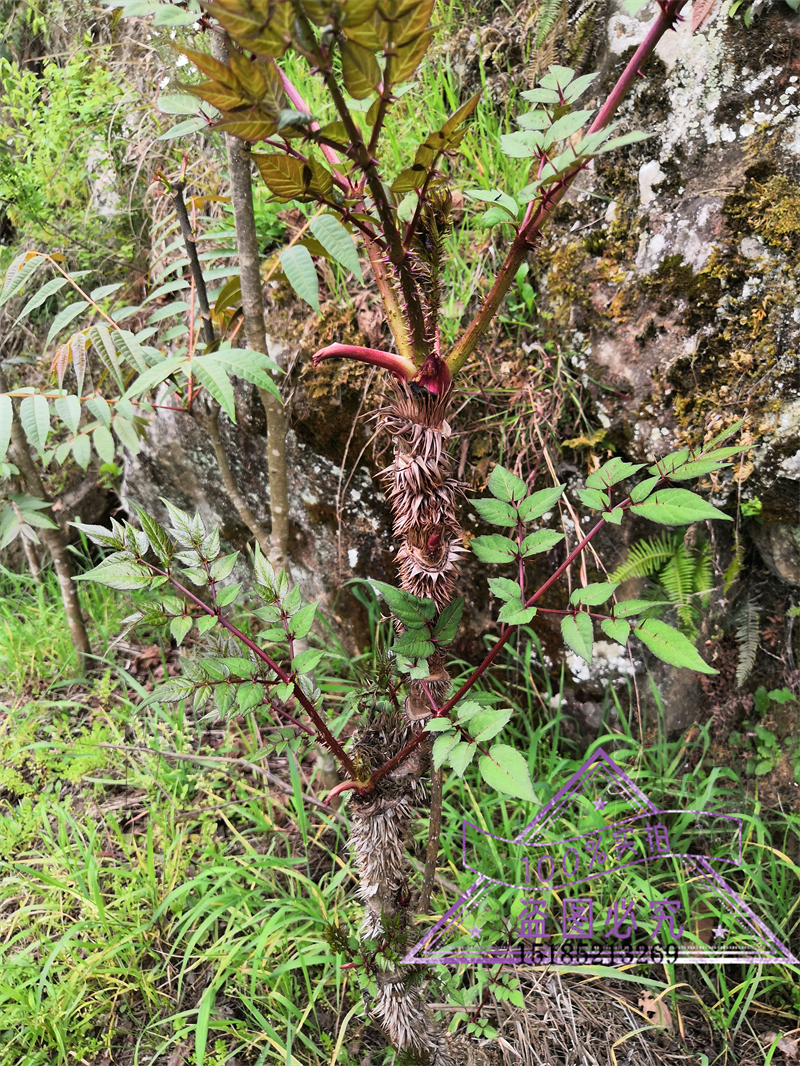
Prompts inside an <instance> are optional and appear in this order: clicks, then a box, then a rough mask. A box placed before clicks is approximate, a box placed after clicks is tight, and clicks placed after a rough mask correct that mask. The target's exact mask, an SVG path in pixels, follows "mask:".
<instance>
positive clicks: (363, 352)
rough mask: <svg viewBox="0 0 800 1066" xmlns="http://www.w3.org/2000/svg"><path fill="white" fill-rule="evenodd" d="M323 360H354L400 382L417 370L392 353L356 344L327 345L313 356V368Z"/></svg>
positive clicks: (410, 363) (407, 360) (407, 379)
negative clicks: (377, 368) (380, 369)
mask: <svg viewBox="0 0 800 1066" xmlns="http://www.w3.org/2000/svg"><path fill="white" fill-rule="evenodd" d="M323 359H356V360H357V361H358V362H359V363H369V364H370V366H379V367H381V368H382V369H383V370H391V372H392V373H393V374H394V375H395V376H396V377H398V378H400V380H401V381H411V379H412V378H413V377H414V375H415V374H416V373H417V368H416V367H415V366H414V364H413V362H412V361H411V360H410V359H406V357H405V356H403V355H395V353H394V352H382V351H380V350H379V349H378V348H361V347H360V346H359V345H357V344H329V345H328V347H327V348H321V349H320V350H319V351H318V352H316V353H315V355H314V366H318V365H319V364H320V363H321V362H322V360H323Z"/></svg>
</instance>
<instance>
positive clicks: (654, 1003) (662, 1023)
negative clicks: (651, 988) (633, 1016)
mask: <svg viewBox="0 0 800 1066" xmlns="http://www.w3.org/2000/svg"><path fill="white" fill-rule="evenodd" d="M639 1009H640V1010H641V1012H642V1014H643V1015H644V1016H645V1018H647V1020H648V1021H649V1022H650V1024H651V1025H655V1026H657V1027H658V1028H659V1029H672V1015H671V1014H670V1012H669V1008H668V1007H667V1005H666V1004H665V1003H664V1001H663V1000H661V999H655V998H654V997H653V996H652V995H651V994H650V993H649V992H645V993H644V995H643V996H642V998H641V999H640V1000H639Z"/></svg>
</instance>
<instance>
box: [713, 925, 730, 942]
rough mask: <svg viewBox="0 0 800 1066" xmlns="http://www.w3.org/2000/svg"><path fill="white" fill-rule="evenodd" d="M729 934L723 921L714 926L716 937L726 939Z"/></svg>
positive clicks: (716, 938)
mask: <svg viewBox="0 0 800 1066" xmlns="http://www.w3.org/2000/svg"><path fill="white" fill-rule="evenodd" d="M727 935H728V930H727V929H726V928H725V926H724V925H723V924H722V922H720V924H719V925H718V926H716V927H715V928H714V939H715V940H724V939H725V937H726V936H727Z"/></svg>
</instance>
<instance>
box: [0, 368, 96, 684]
mask: <svg viewBox="0 0 800 1066" xmlns="http://www.w3.org/2000/svg"><path fill="white" fill-rule="evenodd" d="M0 391H2V392H8V384H7V382H6V378H5V374H4V373H3V372H2V370H0ZM11 444H12V447H13V449H14V460H15V462H16V464H17V466H18V467H19V472H20V474H21V475H22V479H23V481H24V482H25V487H26V488H27V490H28V492H29V493H30V494H31V496H36V497H37V498H38V499H40V500H46V501H47V502H48V503H52V499H51V497H50V495H49V493H48V492H47V489H45V487H44V485H43V483H42V479H41V477H40V476H39V471H38V470H37V469H36V464H35V463H34V461H33V459H32V458H31V453H30V449H29V448H28V441H27V439H26V437H25V431H24V430H23V428H22V425H21V424H20V421H19V416H18V415H17V410H16V407H15V408H14V410H13V415H12V419H11ZM40 513H41V514H43V515H44V516H45V517H46V518H49V519H50V520H51V521H52V522H54V523H55V529H42V530H41V531H40V533H39V536H40V537H41V539H42V542H43V543H44V546H45V547H46V548H47V550H48V551H49V552H50V555H51V557H52V559H53V566H54V567H55V571H56V575H57V577H58V583H59V585H60V587H61V600H62V602H63V604H64V613H65V614H66V616H67V624H68V625H69V631H70V635H71V637H72V644H73V647H74V648H75V654H76V656H77V657H78V670H79V671H81V673H86V668H87V666H88V665H89V663H88V659H89V656H91V654H92V647H91V645H90V643H89V634H88V633H87V632H86V623H85V622H84V620H83V615H82V614H81V607H80V603H79V602H78V590H77V588H76V586H75V581H74V578H73V576H72V565H71V563H70V558H69V552H68V551H67V539H66V537H65V536H64V533H63V531H62V529H61V527H60V526H59V524H58V522H57V521H56V516H55V514H54V513H53V508H52V507H47V508H46V509H44V510H42V511H41V512H40Z"/></svg>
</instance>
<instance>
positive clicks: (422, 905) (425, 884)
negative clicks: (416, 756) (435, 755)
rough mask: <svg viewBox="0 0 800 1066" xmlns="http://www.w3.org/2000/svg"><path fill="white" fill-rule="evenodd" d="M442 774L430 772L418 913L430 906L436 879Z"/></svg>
mask: <svg viewBox="0 0 800 1066" xmlns="http://www.w3.org/2000/svg"><path fill="white" fill-rule="evenodd" d="M443 777H444V773H443V770H442V767H441V766H440V767H439V769H438V770H433V769H432V770H431V813H430V817H429V820H428V847H427V848H426V851H425V872H424V873H423V875H422V891H421V892H420V896H419V911H420V913H421V914H427V913H428V910H429V908H430V905H431V892H432V890H433V880H434V878H435V877H436V860H437V859H438V857H439V837H440V836H441V833H442V783H443Z"/></svg>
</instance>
